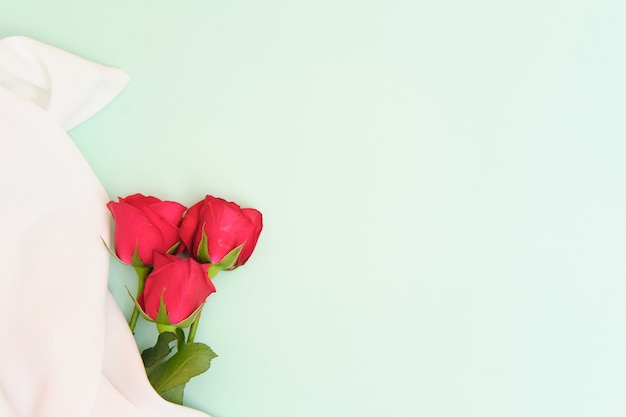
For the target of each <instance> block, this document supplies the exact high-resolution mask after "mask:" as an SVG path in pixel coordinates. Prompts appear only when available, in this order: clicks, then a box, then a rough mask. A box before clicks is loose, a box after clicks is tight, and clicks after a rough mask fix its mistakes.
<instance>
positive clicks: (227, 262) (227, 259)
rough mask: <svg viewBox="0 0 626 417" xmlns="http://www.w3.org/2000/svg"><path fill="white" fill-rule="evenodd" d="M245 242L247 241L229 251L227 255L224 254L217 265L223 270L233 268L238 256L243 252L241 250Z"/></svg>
mask: <svg viewBox="0 0 626 417" xmlns="http://www.w3.org/2000/svg"><path fill="white" fill-rule="evenodd" d="M245 244H246V243H245V242H244V243H242V244H241V245H239V246H237V247H236V248H235V249H233V250H231V251H230V252H228V253H227V254H226V256H224V257H223V258H222V260H221V261H219V262H218V263H217V264H216V265H217V266H218V267H219V268H220V269H222V270H223V269H228V268H231V267H232V266H233V265H234V264H235V262H236V261H237V258H238V257H239V254H240V253H241V250H242V249H243V245H245Z"/></svg>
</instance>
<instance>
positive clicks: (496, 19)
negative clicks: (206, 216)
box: [0, 0, 626, 417]
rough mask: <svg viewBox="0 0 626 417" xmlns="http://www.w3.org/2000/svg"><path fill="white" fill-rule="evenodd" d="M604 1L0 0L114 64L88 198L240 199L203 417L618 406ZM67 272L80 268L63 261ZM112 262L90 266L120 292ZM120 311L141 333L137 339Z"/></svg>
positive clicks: (617, 241)
mask: <svg viewBox="0 0 626 417" xmlns="http://www.w3.org/2000/svg"><path fill="white" fill-rule="evenodd" d="M625 18H626V6H624V2H623V1H618V0H615V1H609V0H595V1H593V0H589V1H576V0H572V1H556V0H541V1H539V0H527V1H496V0H491V1H489V0H475V1H462V0H444V1H421V0H418V1H399V0H389V1H385V2H383V1H356V0H333V1H329V0H319V1H308V2H304V1H288V0H268V1H262V2H261V1H256V2H255V1H240V0H232V1H222V2H218V1H213V0H179V1H164V0H152V1H148V0H142V1H137V0H124V1H122V0H107V1H78V0H57V1H54V2H49V1H44V0H34V1H28V0H22V1H16V0H11V1H6V0H5V1H3V2H2V5H1V6H0V36H7V35H11V34H22V35H28V36H32V37H35V38H37V39H39V40H41V41H45V42H48V43H51V44H53V45H56V46H58V47H61V48H64V49H67V50H69V51H71V52H74V53H76V54H79V55H82V56H84V57H86V58H90V59H93V60H96V61H98V62H102V63H106V64H109V65H114V66H119V67H122V68H124V69H125V70H126V71H127V72H128V73H129V74H130V76H131V78H132V80H131V82H130V84H129V85H128V87H127V88H126V90H125V91H124V92H123V94H122V95H121V96H120V97H119V98H118V99H116V101H114V102H113V103H112V104H111V105H110V106H109V107H107V108H106V109H105V110H104V111H103V112H101V113H100V114H98V115H97V116H96V117H94V118H93V119H91V120H89V121H88V122H86V123H85V124H84V125H81V126H79V127H78V128H76V129H74V130H73V131H72V132H71V134H72V137H73V138H74V139H75V141H76V143H77V144H78V146H79V147H80V148H81V150H82V151H83V153H84V154H85V156H86V158H87V159H88V161H89V162H90V163H91V165H92V167H93V169H94V170H95V171H96V173H97V174H98V176H99V177H100V179H101V180H102V182H103V183H104V185H105V187H106V188H107V190H108V192H109V194H110V195H111V197H115V196H117V195H121V196H123V195H127V194H131V193H134V192H138V191H141V192H143V193H145V194H154V195H157V196H159V197H162V198H167V199H175V200H179V201H181V202H183V203H185V204H192V203H194V202H195V201H196V200H198V199H200V198H201V197H202V196H203V195H204V194H205V193H211V194H214V195H218V196H222V197H225V198H227V199H231V200H235V201H237V202H239V203H240V204H242V205H244V206H253V207H256V208H258V209H260V210H261V211H262V212H263V213H264V216H265V230H264V231H263V234H262V236H261V240H260V241H259V245H258V247H257V250H256V252H255V254H254V255H253V257H252V259H251V260H250V262H249V264H248V265H246V266H245V267H244V268H241V269H239V270H237V271H235V272H232V273H229V274H222V275H220V276H218V277H217V278H216V285H217V288H218V293H216V294H215V295H213V296H211V298H210V300H209V302H208V304H207V308H206V313H205V315H204V318H203V322H202V324H201V329H200V331H199V335H198V338H197V339H198V340H201V341H205V342H207V343H208V344H210V345H211V346H212V347H213V348H214V350H215V351H216V352H217V353H218V354H219V355H220V357H219V358H218V359H216V360H215V361H214V364H213V366H212V368H211V370H210V371H209V372H208V373H207V374H205V375H203V376H201V377H200V378H198V379H197V380H196V381H193V382H192V383H191V384H190V385H189V386H188V389H187V400H188V401H187V402H188V404H189V405H191V406H194V407H197V408H200V409H203V410H205V411H207V412H210V413H211V414H213V415H214V417H270V416H271V417H292V416H296V417H313V416H343V417H374V416H398V417H404V416H406V417H413V416H418V417H422V416H423V417H502V416H507V417H531V416H532V417H539V416H542V417H543V416H545V417H554V416H569V417H573V416H581V417H583V416H584V417H587V416H622V415H626V396H625V395H624V386H625V383H626V335H625V331H624V329H625V325H626V303H625V302H624V298H625V295H626V280H625V277H626V256H625V252H626V238H625V236H626V220H625V215H626V193H625V192H624V184H626V166H625V164H624V160H625V157H626V142H625V140H624V139H625V133H626V127H625V123H624V112H625V110H626V104H625V97H626V82H625V81H624V74H626V71H625V70H626V59H625V58H624V41H625V36H626V29H625V26H624V19H625ZM86 278H88V277H86ZM124 285H129V286H131V287H132V285H133V277H132V274H131V273H129V271H128V270H127V269H125V268H122V267H120V266H119V265H117V264H115V263H113V264H112V278H111V282H110V287H111V289H112V290H113V291H114V292H115V293H116V294H117V296H118V299H119V301H120V303H121V304H122V305H123V306H124V308H125V309H127V311H128V309H129V308H130V306H129V303H128V299H127V297H126V296H125V294H124V290H123V286H124ZM151 331H152V329H151V328H149V327H148V326H142V327H141V328H140V335H139V339H140V343H147V342H146V341H149V340H150V339H151V337H152V334H151Z"/></svg>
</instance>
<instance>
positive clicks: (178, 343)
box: [176, 327, 185, 349]
mask: <svg viewBox="0 0 626 417" xmlns="http://www.w3.org/2000/svg"><path fill="white" fill-rule="evenodd" d="M176 337H177V339H178V340H177V341H176V346H177V347H178V349H180V348H181V347H182V346H183V345H184V344H185V332H184V330H183V329H181V328H180V327H177V328H176Z"/></svg>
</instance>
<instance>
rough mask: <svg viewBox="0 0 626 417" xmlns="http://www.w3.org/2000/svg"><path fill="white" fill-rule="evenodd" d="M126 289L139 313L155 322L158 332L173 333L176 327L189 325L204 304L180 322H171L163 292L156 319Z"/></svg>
mask: <svg viewBox="0 0 626 417" xmlns="http://www.w3.org/2000/svg"><path fill="white" fill-rule="evenodd" d="M126 291H127V292H128V295H129V296H130V298H131V299H132V300H133V302H134V303H135V306H136V307H137V309H138V310H139V313H140V314H141V316H142V317H143V318H144V319H146V320H147V321H149V322H152V323H154V324H156V326H157V330H158V331H159V333H164V332H172V333H175V332H176V328H185V327H189V326H191V323H193V321H194V320H195V319H196V317H198V315H200V312H202V307H204V304H205V303H202V305H200V307H198V308H197V309H195V310H194V311H193V312H192V313H191V314H190V315H189V316H188V317H187V318H186V319H185V320H183V321H181V322H180V323H171V322H170V320H169V317H168V314H167V307H166V306H165V300H164V299H163V294H161V302H160V304H159V309H158V310H157V315H156V319H153V318H152V317H150V316H148V314H147V313H146V312H145V311H144V310H143V308H142V307H141V305H140V304H139V302H138V301H137V299H136V298H135V297H133V295H132V294H131V292H130V290H129V289H128V288H126ZM163 292H165V289H164V290H163Z"/></svg>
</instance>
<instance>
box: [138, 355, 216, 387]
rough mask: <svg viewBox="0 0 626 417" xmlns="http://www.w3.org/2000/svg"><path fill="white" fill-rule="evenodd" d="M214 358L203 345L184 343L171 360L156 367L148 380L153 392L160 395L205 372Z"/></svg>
mask: <svg viewBox="0 0 626 417" xmlns="http://www.w3.org/2000/svg"><path fill="white" fill-rule="evenodd" d="M216 357H217V355H216V354H215V352H213V350H211V348H210V347H208V346H207V345H205V344H204V343H186V344H184V345H183V346H181V348H180V349H179V350H178V352H176V353H175V354H174V355H173V356H172V357H171V358H169V359H168V360H167V361H165V362H163V363H162V364H160V365H159V366H157V367H156V368H155V369H154V371H153V372H152V373H151V374H150V376H149V377H148V379H149V380H150V383H151V384H152V386H153V387H154V389H155V391H156V392H158V393H162V392H163V391H167V390H170V389H172V388H174V387H176V386H178V385H183V384H186V383H187V382H189V380H190V379H191V378H193V377H194V376H197V375H200V374H201V373H203V372H206V370H207V369H209V367H210V366H211V361H212V360H213V359H214V358H216Z"/></svg>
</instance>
